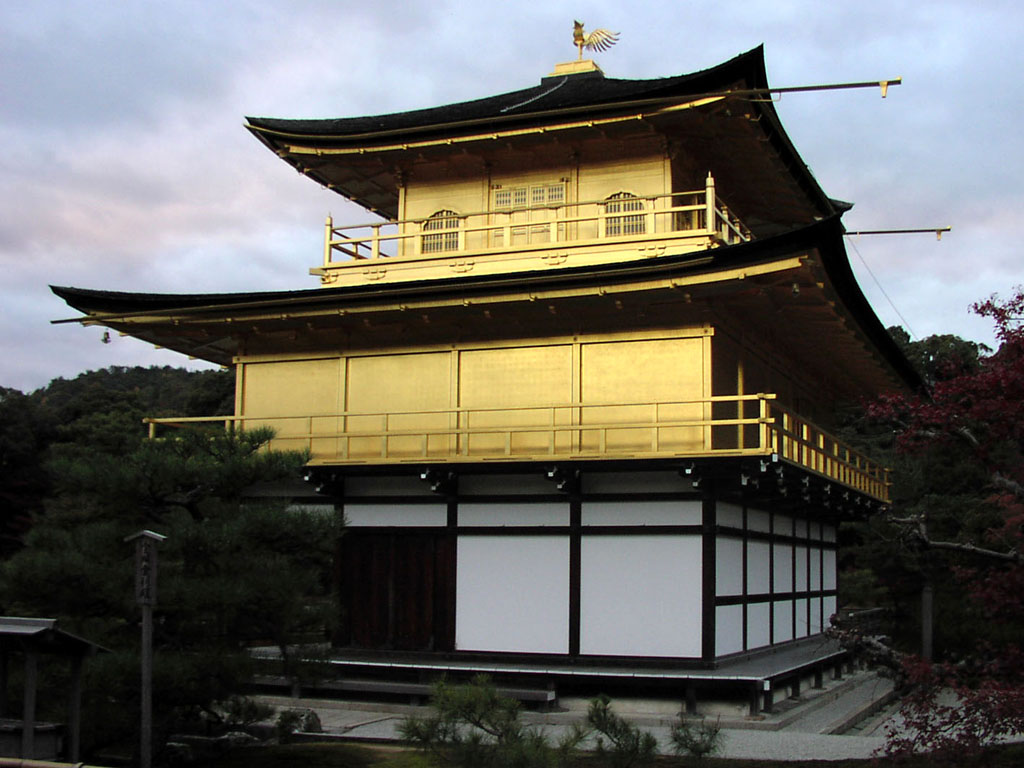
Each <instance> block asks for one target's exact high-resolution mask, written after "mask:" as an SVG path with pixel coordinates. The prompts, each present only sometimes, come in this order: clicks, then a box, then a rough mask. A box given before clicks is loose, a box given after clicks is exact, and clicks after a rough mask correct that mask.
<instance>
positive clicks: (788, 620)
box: [772, 600, 793, 643]
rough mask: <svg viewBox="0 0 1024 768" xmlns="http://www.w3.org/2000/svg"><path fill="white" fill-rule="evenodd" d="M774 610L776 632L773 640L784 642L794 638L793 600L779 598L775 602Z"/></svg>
mask: <svg viewBox="0 0 1024 768" xmlns="http://www.w3.org/2000/svg"><path fill="white" fill-rule="evenodd" d="M772 610H773V611H774V612H775V615H774V621H775V626H774V629H775V634H774V637H773V641H774V642H776V643H784V642H786V641H787V640H792V639H793V601H792V600H779V601H778V602H776V603H775V604H774V606H773V607H772Z"/></svg>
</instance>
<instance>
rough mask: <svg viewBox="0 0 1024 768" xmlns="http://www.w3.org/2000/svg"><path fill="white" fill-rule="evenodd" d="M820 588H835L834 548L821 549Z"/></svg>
mask: <svg viewBox="0 0 1024 768" xmlns="http://www.w3.org/2000/svg"><path fill="white" fill-rule="evenodd" d="M821 559H822V560H823V565H822V575H821V577H822V583H821V588H822V589H835V588H836V551H835V550H834V549H826V550H822V553H821Z"/></svg>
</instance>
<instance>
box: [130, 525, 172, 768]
mask: <svg viewBox="0 0 1024 768" xmlns="http://www.w3.org/2000/svg"><path fill="white" fill-rule="evenodd" d="M166 538H167V537H166V536H164V535H162V534H159V533H155V532H153V531H139V532H138V533H135V534H132V535H131V536H129V537H127V538H126V539H125V541H134V542H135V601H136V602H137V603H138V604H139V605H140V606H142V664H141V666H142V670H141V672H142V675H141V677H142V701H141V704H140V709H141V712H140V715H139V716H140V720H141V729H140V734H139V766H140V768H150V767H151V766H152V764H153V605H154V604H155V603H156V574H157V560H156V545H157V543H158V542H161V541H164V540H165V539H166Z"/></svg>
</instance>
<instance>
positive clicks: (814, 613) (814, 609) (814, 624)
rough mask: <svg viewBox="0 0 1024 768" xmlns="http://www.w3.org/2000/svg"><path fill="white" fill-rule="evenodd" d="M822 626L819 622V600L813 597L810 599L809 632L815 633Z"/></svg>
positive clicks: (820, 629)
mask: <svg viewBox="0 0 1024 768" xmlns="http://www.w3.org/2000/svg"><path fill="white" fill-rule="evenodd" d="M824 628H825V627H824V626H823V625H822V623H821V600H820V599H818V598H814V599H813V600H811V633H812V634H817V633H818V632H821V631H822V630H823V629H824Z"/></svg>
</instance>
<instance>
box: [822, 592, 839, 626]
mask: <svg viewBox="0 0 1024 768" xmlns="http://www.w3.org/2000/svg"><path fill="white" fill-rule="evenodd" d="M821 603H822V605H821V623H822V626H826V627H827V626H828V624H829V619H831V618H832V615H833V614H834V613H835V612H836V598H835V596H834V595H833V596H832V597H826V598H823V599H822V601H821Z"/></svg>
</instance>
